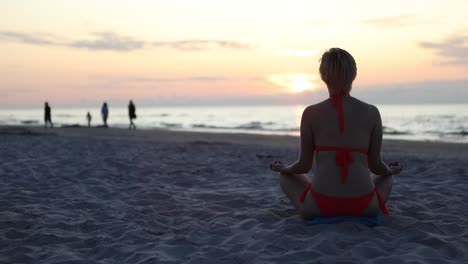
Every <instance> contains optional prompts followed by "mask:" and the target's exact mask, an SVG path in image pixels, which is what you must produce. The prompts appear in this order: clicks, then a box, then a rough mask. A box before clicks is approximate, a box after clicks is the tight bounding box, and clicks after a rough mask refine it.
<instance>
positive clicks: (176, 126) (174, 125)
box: [160, 122, 182, 128]
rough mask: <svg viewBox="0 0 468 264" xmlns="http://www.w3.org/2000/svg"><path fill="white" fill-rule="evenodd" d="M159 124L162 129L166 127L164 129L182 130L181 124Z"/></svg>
mask: <svg viewBox="0 0 468 264" xmlns="http://www.w3.org/2000/svg"><path fill="white" fill-rule="evenodd" d="M160 124H161V125H162V126H163V127H166V128H182V124H180V123H167V122H161V123H160Z"/></svg>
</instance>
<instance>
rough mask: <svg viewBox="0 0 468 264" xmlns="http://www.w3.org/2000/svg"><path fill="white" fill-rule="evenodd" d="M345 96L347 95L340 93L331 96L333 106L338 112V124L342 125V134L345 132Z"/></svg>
mask: <svg viewBox="0 0 468 264" xmlns="http://www.w3.org/2000/svg"><path fill="white" fill-rule="evenodd" d="M345 95H346V93H338V94H334V95H331V96H330V98H331V101H332V105H333V107H334V108H335V109H336V111H337V112H338V122H339V125H340V133H343V132H344V114H343V96H345Z"/></svg>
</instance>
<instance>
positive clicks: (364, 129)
mask: <svg viewBox="0 0 468 264" xmlns="http://www.w3.org/2000/svg"><path fill="white" fill-rule="evenodd" d="M374 109H375V107H373V106H371V105H369V104H366V103H364V102H362V101H360V100H358V99H356V98H354V97H351V96H344V97H343V115H344V127H345V130H344V132H343V133H341V132H340V129H339V122H338V113H337V111H336V109H335V108H334V107H333V105H332V102H331V100H330V99H327V100H325V101H323V102H321V103H318V104H316V105H312V106H309V107H308V109H306V111H305V112H304V116H303V119H306V120H303V124H302V125H303V126H305V128H303V130H302V131H303V132H305V133H302V135H301V137H312V140H311V142H313V144H312V145H311V146H308V147H309V148H311V149H314V147H315V146H333V147H340V148H354V149H365V150H368V149H369V148H370V146H371V145H372V134H373V131H374V129H375V127H376V125H378V122H379V120H378V118H377V115H376V113H375V110H374ZM378 143H379V142H374V144H378ZM302 147H306V146H302ZM379 148H380V147H379ZM379 151H380V149H379ZM369 154H372V153H369ZM315 156H316V161H317V169H316V172H315V174H314V177H313V178H312V185H313V186H314V188H315V189H316V190H317V191H318V192H320V193H323V194H326V195H330V196H334V197H355V196H359V195H363V194H367V193H370V192H372V190H373V188H374V185H373V183H372V180H371V177H370V173H369V169H368V157H367V155H365V154H363V153H356V152H353V153H352V160H353V162H352V163H351V164H350V165H349V167H348V176H347V181H346V184H343V183H342V182H341V180H340V172H341V171H340V168H339V167H338V166H337V165H336V154H335V152H333V151H320V152H316V153H315Z"/></svg>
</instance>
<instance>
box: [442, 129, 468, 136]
mask: <svg viewBox="0 0 468 264" xmlns="http://www.w3.org/2000/svg"><path fill="white" fill-rule="evenodd" d="M446 134H448V135H458V136H468V131H466V130H461V131H454V132H448V133H446Z"/></svg>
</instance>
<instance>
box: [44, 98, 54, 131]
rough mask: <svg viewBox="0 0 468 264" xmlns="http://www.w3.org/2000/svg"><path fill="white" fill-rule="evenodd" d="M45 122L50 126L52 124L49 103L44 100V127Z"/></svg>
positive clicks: (45, 125)
mask: <svg viewBox="0 0 468 264" xmlns="http://www.w3.org/2000/svg"><path fill="white" fill-rule="evenodd" d="M47 123H49V124H50V127H51V128H53V127H54V124H53V123H52V115H51V110H50V106H49V103H47V102H45V105H44V127H45V128H47Z"/></svg>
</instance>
